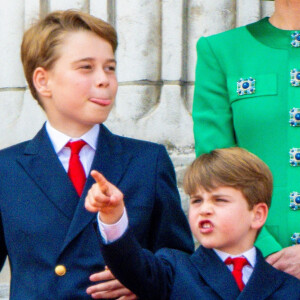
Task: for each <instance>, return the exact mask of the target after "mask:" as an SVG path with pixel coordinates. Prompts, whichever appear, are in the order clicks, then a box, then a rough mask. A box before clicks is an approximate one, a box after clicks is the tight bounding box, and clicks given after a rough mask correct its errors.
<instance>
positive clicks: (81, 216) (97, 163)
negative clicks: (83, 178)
mask: <svg viewBox="0 0 300 300" xmlns="http://www.w3.org/2000/svg"><path fill="white" fill-rule="evenodd" d="M131 157H132V156H131V154H130V153H129V152H128V151H124V149H123V145H122V143H121V141H120V139H119V137H117V136H115V135H113V134H112V133H111V132H110V131H109V130H108V129H107V128H106V127H105V126H104V125H101V127H100V133H99V137H98V145H97V149H96V153H95V157H94V160H93V163H92V167H91V170H97V171H99V172H100V173H102V174H103V175H104V176H105V177H106V179H107V180H108V181H110V182H111V183H112V184H114V185H116V186H117V185H118V184H119V182H120V181H121V179H122V177H123V175H124V173H125V171H126V169H127V168H128V164H129V162H130V160H131ZM94 183H95V181H94V179H93V178H92V177H91V176H90V175H89V176H88V177H87V182H86V185H85V187H84V191H83V193H82V196H81V198H80V201H79V203H78V206H77V208H76V211H75V214H74V217H73V220H72V222H71V225H70V228H69V231H68V234H67V237H66V239H65V241H64V244H63V247H62V249H61V251H63V250H64V249H65V247H66V246H67V245H68V244H69V243H70V242H71V241H72V240H73V239H74V238H75V237H76V236H77V235H78V234H79V233H80V232H81V231H82V230H83V229H84V228H85V227H86V226H87V225H88V224H89V223H90V222H91V221H92V220H94V219H95V217H96V214H95V213H90V212H88V211H87V210H86V209H85V207H84V201H85V197H86V194H87V192H88V190H89V189H90V187H91V186H92V185H93V184H94Z"/></svg>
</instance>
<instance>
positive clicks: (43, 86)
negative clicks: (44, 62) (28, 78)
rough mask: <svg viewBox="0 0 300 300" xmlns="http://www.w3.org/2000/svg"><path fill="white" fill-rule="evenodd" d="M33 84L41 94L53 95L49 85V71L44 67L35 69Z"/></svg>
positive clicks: (45, 95)
mask: <svg viewBox="0 0 300 300" xmlns="http://www.w3.org/2000/svg"><path fill="white" fill-rule="evenodd" d="M32 81H33V84H34V86H35V88H36V90H37V92H38V94H40V95H41V96H44V97H47V98H49V97H51V95H52V93H51V89H50V88H49V86H48V71H47V70H45V69H44V68H42V67H38V68H36V69H35V70H34V72H33V76H32Z"/></svg>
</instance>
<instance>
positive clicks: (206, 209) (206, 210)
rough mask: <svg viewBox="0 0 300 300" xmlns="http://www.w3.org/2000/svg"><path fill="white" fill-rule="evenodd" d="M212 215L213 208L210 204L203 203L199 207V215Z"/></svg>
mask: <svg viewBox="0 0 300 300" xmlns="http://www.w3.org/2000/svg"><path fill="white" fill-rule="evenodd" d="M212 213H213V206H212V204H211V203H208V202H203V203H202V205H201V207H200V214H201V215H203V216H205V215H211V214H212Z"/></svg>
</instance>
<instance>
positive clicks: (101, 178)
mask: <svg viewBox="0 0 300 300" xmlns="http://www.w3.org/2000/svg"><path fill="white" fill-rule="evenodd" d="M91 176H92V177H93V178H94V179H95V181H96V182H97V183H98V185H99V187H100V190H101V192H102V193H103V194H106V193H107V192H108V186H107V180H106V178H105V177H104V176H103V175H102V174H101V173H100V172H98V171H95V170H93V171H92V172H91Z"/></svg>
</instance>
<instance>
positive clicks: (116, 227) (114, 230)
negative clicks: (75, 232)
mask: <svg viewBox="0 0 300 300" xmlns="http://www.w3.org/2000/svg"><path fill="white" fill-rule="evenodd" d="M97 222H98V228H99V231H100V234H101V236H102V239H103V241H104V243H105V244H109V243H112V242H114V241H116V240H118V239H119V238H120V237H121V236H122V235H123V234H124V233H125V231H126V230H127V228H128V216H127V211H126V208H125V209H124V212H123V215H122V217H121V218H120V220H119V221H118V222H117V223H115V224H105V223H103V222H102V221H101V220H100V216H99V213H98V215H97Z"/></svg>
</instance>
